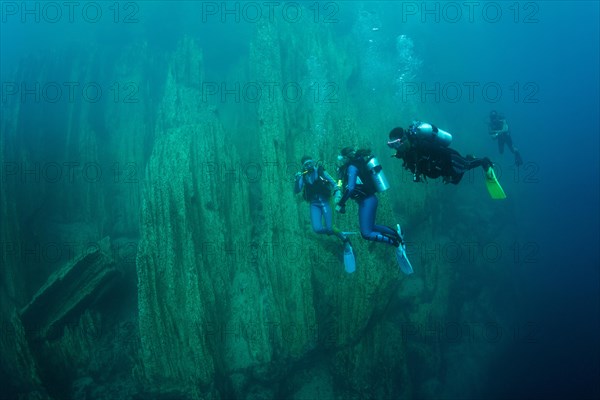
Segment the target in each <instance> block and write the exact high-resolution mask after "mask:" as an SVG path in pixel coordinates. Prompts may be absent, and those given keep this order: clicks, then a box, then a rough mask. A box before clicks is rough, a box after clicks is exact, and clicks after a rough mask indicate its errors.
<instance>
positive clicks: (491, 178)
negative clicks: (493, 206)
mask: <svg viewBox="0 0 600 400" xmlns="http://www.w3.org/2000/svg"><path fill="white" fill-rule="evenodd" d="M485 186H486V187H487V190H488V192H489V194H490V196H491V197H492V199H494V200H502V199H505V198H506V194H505V193H504V189H502V186H500V183H499V182H498V179H496V173H495V172H494V168H492V167H489V168H488V169H487V171H486V172H485Z"/></svg>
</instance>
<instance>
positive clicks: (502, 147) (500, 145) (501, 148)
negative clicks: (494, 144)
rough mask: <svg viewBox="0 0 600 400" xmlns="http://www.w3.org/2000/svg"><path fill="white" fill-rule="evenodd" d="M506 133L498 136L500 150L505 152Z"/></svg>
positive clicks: (502, 152)
mask: <svg viewBox="0 0 600 400" xmlns="http://www.w3.org/2000/svg"><path fill="white" fill-rule="evenodd" d="M504 140H505V139H504V134H502V135H499V136H498V151H499V152H500V154H504Z"/></svg>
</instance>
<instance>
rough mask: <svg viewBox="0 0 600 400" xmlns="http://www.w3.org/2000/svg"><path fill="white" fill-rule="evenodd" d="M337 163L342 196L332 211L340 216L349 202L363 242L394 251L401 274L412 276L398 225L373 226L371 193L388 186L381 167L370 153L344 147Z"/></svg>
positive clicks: (375, 202)
mask: <svg viewBox="0 0 600 400" xmlns="http://www.w3.org/2000/svg"><path fill="white" fill-rule="evenodd" d="M338 161H340V162H341V164H342V165H341V167H340V169H339V173H340V178H341V180H342V187H343V188H344V193H343V194H341V193H338V194H337V196H336V199H335V200H336V201H335V202H336V211H338V212H339V213H342V214H344V213H345V212H346V202H347V201H348V199H353V200H354V201H356V203H357V204H358V224H359V227H360V234H361V236H362V237H363V239H366V240H371V241H374V242H380V243H385V244H388V245H390V246H394V247H395V248H396V261H397V262H398V265H399V266H400V269H401V270H402V272H404V273H405V274H407V275H408V274H411V273H412V272H413V269H412V266H411V265H410V262H409V261H408V258H406V244H405V243H404V238H403V235H402V231H401V229H400V225H396V226H397V230H394V229H393V228H390V227H388V226H385V225H377V224H375V216H376V214H377V205H378V203H379V201H378V200H377V196H376V195H375V193H377V192H383V191H385V190H387V189H389V184H388V182H387V179H386V178H385V175H384V174H383V171H382V168H381V165H380V164H379V162H378V161H377V159H376V158H375V157H373V155H372V154H371V151H370V150H366V149H359V150H356V151H355V150H354V149H353V148H352V147H345V148H344V149H342V151H341V153H340V155H339V156H338Z"/></svg>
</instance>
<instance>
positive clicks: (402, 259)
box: [396, 224, 415, 275]
mask: <svg viewBox="0 0 600 400" xmlns="http://www.w3.org/2000/svg"><path fill="white" fill-rule="evenodd" d="M396 231H397V232H398V236H400V246H398V247H397V248H396V262H397V263H398V267H400V271H402V272H404V273H405V274H406V275H410V274H412V273H413V272H415V271H414V270H413V267H412V265H411V264H410V261H408V257H406V243H404V235H403V234H402V229H400V224H396Z"/></svg>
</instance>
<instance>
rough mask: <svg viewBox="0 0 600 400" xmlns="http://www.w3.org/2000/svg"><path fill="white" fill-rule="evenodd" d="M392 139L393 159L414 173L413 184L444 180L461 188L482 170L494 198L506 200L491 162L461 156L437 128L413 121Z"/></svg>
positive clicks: (390, 144)
mask: <svg viewBox="0 0 600 400" xmlns="http://www.w3.org/2000/svg"><path fill="white" fill-rule="evenodd" d="M389 139H390V141H389V142H388V143H387V144H388V146H389V147H391V148H392V149H394V150H396V154H395V155H394V157H396V158H400V159H402V160H403V161H404V164H403V167H404V168H405V169H407V170H409V171H410V172H412V174H413V181H414V182H423V181H426V178H431V179H436V178H439V177H441V178H442V180H443V182H444V183H452V184H454V185H458V184H459V183H460V181H461V179H462V177H463V175H464V173H465V172H467V171H469V170H471V169H473V168H476V167H479V166H481V167H482V168H483V170H484V171H485V175H486V186H487V188H488V191H489V192H490V195H491V196H492V198H494V199H496V198H498V199H499V198H505V197H506V196H505V195H504V191H503V190H502V187H500V184H499V183H498V180H497V179H496V176H495V173H494V169H493V168H492V162H491V161H490V159H489V158H487V157H483V158H475V157H473V156H472V155H467V156H466V157H463V156H461V155H460V153H459V152H458V151H456V150H454V149H451V148H450V143H451V142H452V135H451V134H450V133H448V132H446V131H443V130H441V129H439V128H437V127H436V126H434V125H431V124H428V123H423V122H420V121H413V123H412V124H411V125H410V126H409V127H408V129H406V130H405V129H403V128H400V127H397V128H394V129H392V130H391V131H390V134H389Z"/></svg>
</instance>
